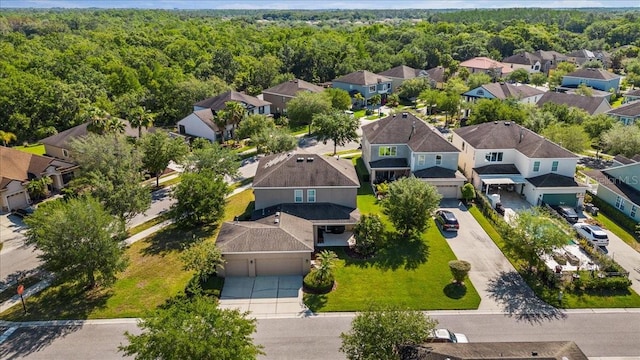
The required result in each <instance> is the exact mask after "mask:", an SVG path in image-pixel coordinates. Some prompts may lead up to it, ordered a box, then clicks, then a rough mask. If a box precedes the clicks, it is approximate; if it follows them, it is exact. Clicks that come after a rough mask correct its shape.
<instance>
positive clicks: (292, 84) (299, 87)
mask: <svg viewBox="0 0 640 360" xmlns="http://www.w3.org/2000/svg"><path fill="white" fill-rule="evenodd" d="M323 90H324V88H322V87H320V86H318V85H314V84H312V83H309V82H306V81H304V80H299V79H293V80H289V81H285V82H283V83H280V84H278V85H276V86H272V87H270V88H268V89H266V90H263V91H262V92H263V93H269V94H275V95H283V96H291V97H294V96H296V94H297V93H298V92H299V91H310V92H314V93H317V92H322V91H323Z"/></svg>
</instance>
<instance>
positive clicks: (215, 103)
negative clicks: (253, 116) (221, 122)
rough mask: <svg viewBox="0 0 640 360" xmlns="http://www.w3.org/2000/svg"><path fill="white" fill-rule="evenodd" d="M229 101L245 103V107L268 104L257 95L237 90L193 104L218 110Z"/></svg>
mask: <svg viewBox="0 0 640 360" xmlns="http://www.w3.org/2000/svg"><path fill="white" fill-rule="evenodd" d="M229 101H236V102H239V103H243V104H245V106H246V107H247V108H253V107H260V106H266V105H270V104H271V103H270V102H268V101H264V100H260V99H258V98H257V97H253V96H250V95H247V94H244V93H240V92H237V91H227V92H224V93H222V94H220V95H217V96H214V97H210V98H208V99H204V100H201V101H198V102H197V103H195V106H199V107H203V108H209V109H211V110H213V111H220V110H222V109H224V108H225V104H226V103H227V102H229Z"/></svg>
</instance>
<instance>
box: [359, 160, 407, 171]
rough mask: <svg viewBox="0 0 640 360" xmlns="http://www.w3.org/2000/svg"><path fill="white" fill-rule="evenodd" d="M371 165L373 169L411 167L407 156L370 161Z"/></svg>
mask: <svg viewBox="0 0 640 360" xmlns="http://www.w3.org/2000/svg"><path fill="white" fill-rule="evenodd" d="M369 166H370V167H371V168H372V169H392V168H409V163H408V162H407V159H405V158H388V159H380V160H376V161H369Z"/></svg>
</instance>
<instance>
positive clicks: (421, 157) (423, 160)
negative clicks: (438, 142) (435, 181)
mask: <svg viewBox="0 0 640 360" xmlns="http://www.w3.org/2000/svg"><path fill="white" fill-rule="evenodd" d="M426 162H427V156H426V155H418V166H424V164H425V163H426Z"/></svg>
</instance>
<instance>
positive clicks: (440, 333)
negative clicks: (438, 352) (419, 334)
mask: <svg viewBox="0 0 640 360" xmlns="http://www.w3.org/2000/svg"><path fill="white" fill-rule="evenodd" d="M427 342H434V343H461V344H462V343H468V342H469V339H467V336H466V335H465V334H459V333H454V332H452V331H451V330H448V329H434V330H432V331H431V335H430V336H429V337H428V338H427Z"/></svg>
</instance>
